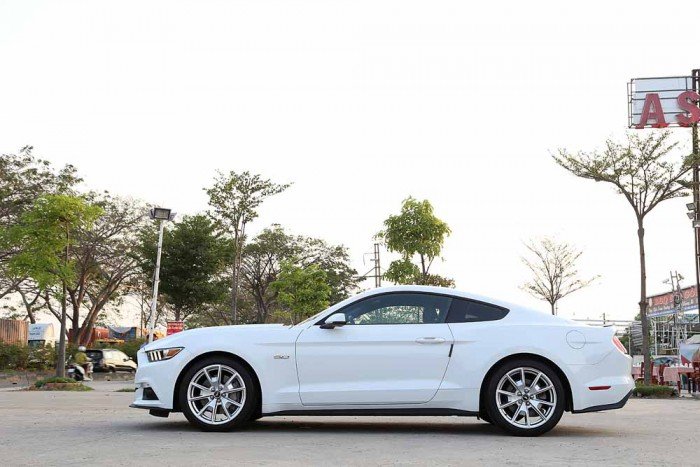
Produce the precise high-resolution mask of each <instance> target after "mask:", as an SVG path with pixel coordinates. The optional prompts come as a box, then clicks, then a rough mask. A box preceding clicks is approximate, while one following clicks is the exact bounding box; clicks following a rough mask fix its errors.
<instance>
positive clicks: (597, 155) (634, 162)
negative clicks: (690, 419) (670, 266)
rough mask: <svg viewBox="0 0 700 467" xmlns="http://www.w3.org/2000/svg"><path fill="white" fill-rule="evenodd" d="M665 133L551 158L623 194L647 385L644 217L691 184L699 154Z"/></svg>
mask: <svg viewBox="0 0 700 467" xmlns="http://www.w3.org/2000/svg"><path fill="white" fill-rule="evenodd" d="M669 138H670V134H669V133H668V132H666V131H665V132H661V133H650V134H649V135H648V136H646V137H641V136H638V135H637V134H628V136H627V141H626V142H625V143H624V144H619V143H616V142H614V141H611V140H608V141H607V142H606V144H605V148H604V149H603V151H602V152H600V151H593V152H583V151H581V152H578V153H576V154H573V153H570V152H568V151H567V150H565V149H560V150H559V151H558V153H557V154H555V155H553V157H554V160H555V161H556V163H557V164H559V165H560V166H561V167H563V168H564V169H566V170H568V171H569V172H571V173H572V174H574V175H576V176H577V177H581V178H585V179H589V180H595V181H597V182H605V183H609V184H611V185H612V186H613V187H614V188H615V189H616V190H617V192H618V193H619V194H621V195H623V196H624V198H625V199H626V200H627V202H628V203H629V205H630V207H631V208H632V210H633V211H634V216H635V219H636V221H637V241H638V244H639V265H640V268H639V282H640V287H639V289H640V290H639V312H640V315H641V319H642V339H643V342H642V349H643V352H644V380H645V381H644V382H645V384H649V382H650V381H651V380H650V375H651V359H650V354H649V332H648V331H649V322H648V320H647V298H646V295H647V275H646V253H645V248H644V219H645V218H646V216H647V215H648V214H649V213H650V212H651V211H652V210H653V209H654V208H655V207H657V206H658V205H659V203H661V202H663V201H666V200H669V199H673V198H678V197H680V196H686V195H687V192H686V190H685V189H684V188H685V187H687V186H690V183H691V182H690V180H689V177H688V175H689V174H690V172H691V169H692V167H693V163H694V162H695V161H696V160H697V159H698V155H697V154H691V155H690V156H687V157H678V156H676V155H675V154H674V152H675V151H674V149H675V148H676V145H677V143H672V142H670V141H669Z"/></svg>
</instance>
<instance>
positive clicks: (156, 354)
mask: <svg viewBox="0 0 700 467" xmlns="http://www.w3.org/2000/svg"><path fill="white" fill-rule="evenodd" d="M182 349H183V348H182V347H171V348H169V349H156V350H148V351H146V356H147V357H148V361H149V362H162V361H163V360H170V359H171V358H173V357H174V356H175V355H177V354H179V353H180V351H181V350H182Z"/></svg>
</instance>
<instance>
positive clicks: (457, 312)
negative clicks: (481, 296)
mask: <svg viewBox="0 0 700 467" xmlns="http://www.w3.org/2000/svg"><path fill="white" fill-rule="evenodd" d="M508 311H509V310H508V309H506V308H503V307H500V306H496V305H491V304H489V303H483V302H473V301H470V300H462V299H459V298H455V299H453V300H452V306H450V312H449V313H447V322H448V323H475V322H479V321H497V320H499V319H503V318H504V317H505V316H506V315H507V314H508Z"/></svg>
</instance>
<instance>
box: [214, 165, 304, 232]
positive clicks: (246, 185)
mask: <svg viewBox="0 0 700 467" xmlns="http://www.w3.org/2000/svg"><path fill="white" fill-rule="evenodd" d="M289 186H290V184H281V185H280V184H276V183H273V182H272V181H270V180H268V179H264V178H262V177H261V176H260V175H257V174H251V173H250V172H248V171H245V172H242V173H236V172H234V171H231V172H229V173H228V174H224V173H221V172H219V173H218V174H217V177H216V178H215V180H214V185H213V186H212V187H211V188H206V189H205V190H204V191H206V193H207V195H209V205H210V206H211V207H212V208H213V215H214V217H215V218H216V219H217V220H218V221H219V222H220V223H221V225H222V227H224V228H225V229H226V230H228V231H231V232H236V231H240V229H241V227H242V226H245V225H246V224H247V223H249V222H251V221H252V220H254V219H255V218H256V217H258V211H257V209H258V207H260V205H261V204H262V202H263V201H264V200H265V198H267V197H269V196H272V195H276V194H278V193H281V192H283V191H284V190H286V189H287V188H289Z"/></svg>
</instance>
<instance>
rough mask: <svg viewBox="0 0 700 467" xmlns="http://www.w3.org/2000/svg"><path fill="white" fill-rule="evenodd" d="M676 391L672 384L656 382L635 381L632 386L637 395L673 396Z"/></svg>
mask: <svg viewBox="0 0 700 467" xmlns="http://www.w3.org/2000/svg"><path fill="white" fill-rule="evenodd" d="M675 393H676V388H674V387H673V386H662V385H657V384H648V385H647V384H643V383H641V382H637V383H636V386H635V388H634V395H635V396H637V397H659V398H668V397H673V395H674V394H675Z"/></svg>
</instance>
